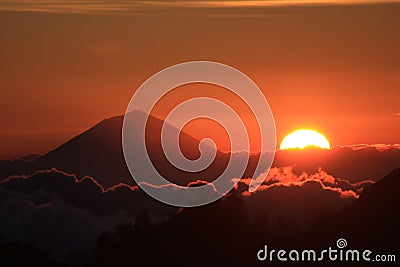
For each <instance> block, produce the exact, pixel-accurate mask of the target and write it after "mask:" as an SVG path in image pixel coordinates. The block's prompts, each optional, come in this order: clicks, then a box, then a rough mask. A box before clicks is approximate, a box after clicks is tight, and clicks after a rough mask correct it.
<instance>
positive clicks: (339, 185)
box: [233, 166, 374, 199]
mask: <svg viewBox="0 0 400 267" xmlns="http://www.w3.org/2000/svg"><path fill="white" fill-rule="evenodd" d="M259 177H261V178H264V177H265V173H262V174H261V175H260V176H259ZM259 177H257V178H256V180H260V179H259ZM233 181H237V179H233ZM250 181H251V179H250V178H247V179H242V180H240V182H241V183H244V184H245V185H247V186H248V185H249V184H250ZM308 182H315V183H318V184H320V185H321V189H323V190H328V191H333V192H336V193H337V194H338V195H339V196H340V197H342V198H354V199H355V198H358V196H359V194H360V193H361V191H362V189H364V188H365V187H366V186H368V185H370V184H373V183H374V181H372V180H365V181H361V182H357V183H351V182H350V181H348V180H346V179H341V178H336V177H333V176H332V175H329V174H328V173H327V172H326V171H324V170H323V169H322V168H319V170H318V172H316V173H314V174H308V173H306V172H302V173H301V174H300V175H298V174H296V173H294V172H293V166H289V167H280V168H276V167H274V168H271V170H270V171H269V173H268V175H267V177H266V178H265V180H264V182H263V183H262V184H261V186H260V187H259V188H258V189H257V191H263V190H267V189H270V188H272V187H276V186H286V187H290V186H300V187H301V186H303V185H305V184H306V183H308ZM243 194H244V195H251V193H248V192H244V193H243Z"/></svg>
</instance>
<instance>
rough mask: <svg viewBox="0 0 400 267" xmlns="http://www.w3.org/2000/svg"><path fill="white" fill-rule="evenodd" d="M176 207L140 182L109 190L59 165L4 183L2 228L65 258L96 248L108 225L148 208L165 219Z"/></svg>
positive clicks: (0, 196)
mask: <svg viewBox="0 0 400 267" xmlns="http://www.w3.org/2000/svg"><path fill="white" fill-rule="evenodd" d="M174 211H175V212H176V211H177V210H176V209H174V208H172V207H170V206H167V205H163V204H162V203H159V202H157V201H156V200H154V199H152V198H151V197H149V196H147V195H146V194H145V193H144V192H143V191H142V190H140V189H139V188H138V187H137V186H129V185H125V184H118V185H115V186H113V187H110V188H108V189H104V188H103V187H102V186H101V185H100V184H99V183H98V182H97V181H96V180H95V179H94V178H92V177H84V178H82V179H78V178H77V177H76V176H75V175H73V174H68V173H65V172H62V171H59V170H57V169H51V170H44V171H38V172H35V173H34V174H32V175H18V176H11V177H8V178H6V179H5V180H3V181H1V182H0V232H3V233H5V234H6V236H7V237H8V239H9V240H10V241H14V240H22V241H26V242H33V243H34V244H35V245H37V246H39V247H40V248H42V249H44V250H46V251H49V252H50V253H51V254H52V255H53V256H56V257H59V258H62V257H63V256H64V255H65V254H67V253H69V252H71V251H72V250H88V249H91V248H93V247H94V246H95V243H96V240H97V237H98V236H99V235H100V234H101V233H102V232H103V231H104V230H106V229H110V228H112V227H114V226H116V225H118V224H121V223H124V222H127V221H130V222H132V221H134V219H135V218H136V217H137V216H138V215H139V214H141V213H143V212H149V213H150V214H151V215H152V216H153V217H154V218H155V219H156V220H163V219H165V218H166V217H167V216H168V215H169V214H171V213H172V212H174Z"/></svg>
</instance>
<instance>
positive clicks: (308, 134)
mask: <svg viewBox="0 0 400 267" xmlns="http://www.w3.org/2000/svg"><path fill="white" fill-rule="evenodd" d="M305 147H319V148H325V149H330V148H331V146H330V144H329V141H328V139H326V137H325V136H324V135H323V134H320V133H318V132H316V131H313V130H306V129H301V130H297V131H294V132H292V133H290V134H288V135H286V136H285V138H283V140H282V143H281V146H280V149H281V150H284V149H293V148H300V149H303V148H305Z"/></svg>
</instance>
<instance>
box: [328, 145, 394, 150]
mask: <svg viewBox="0 0 400 267" xmlns="http://www.w3.org/2000/svg"><path fill="white" fill-rule="evenodd" d="M335 148H351V149H353V150H361V149H367V148H374V149H376V150H377V151H385V150H389V149H400V144H354V145H336V146H333V147H332V149H335Z"/></svg>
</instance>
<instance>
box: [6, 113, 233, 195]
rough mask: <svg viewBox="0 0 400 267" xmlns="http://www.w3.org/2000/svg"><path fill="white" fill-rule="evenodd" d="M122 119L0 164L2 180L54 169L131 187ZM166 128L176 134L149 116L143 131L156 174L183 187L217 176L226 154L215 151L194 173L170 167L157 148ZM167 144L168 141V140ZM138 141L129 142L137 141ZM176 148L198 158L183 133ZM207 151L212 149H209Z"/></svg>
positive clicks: (191, 140)
mask: <svg viewBox="0 0 400 267" xmlns="http://www.w3.org/2000/svg"><path fill="white" fill-rule="evenodd" d="M130 116H132V117H133V118H134V119H135V120H137V121H138V122H139V121H143V120H145V119H146V117H147V116H146V114H145V113H143V112H141V111H133V112H131V113H130ZM123 119H124V117H123V116H116V117H112V118H110V119H105V120H103V121H101V122H100V123H98V124H96V125H95V126H94V127H92V128H90V129H89V130H87V131H85V132H83V133H82V134H80V135H78V136H76V137H74V138H72V139H71V140H69V141H68V142H66V143H65V144H63V145H61V146H60V147H58V148H56V149H55V150H53V151H50V152H49V153H47V154H45V155H44V156H42V157H40V158H38V159H36V160H34V161H25V160H22V159H21V160H17V161H1V162H0V175H1V177H2V178H5V177H7V176H9V175H14V174H24V173H33V172H34V171H37V170H44V169H51V168H56V169H59V170H63V171H65V172H68V173H74V174H75V175H77V176H78V177H83V176H92V177H95V179H96V180H97V181H98V182H99V183H100V184H102V185H103V186H104V187H110V186H113V185H115V184H118V183H126V184H131V185H133V184H134V181H133V179H132V178H131V175H130V173H129V171H128V168H127V166H126V163H125V159H124V156H123V151H122V123H123ZM163 125H164V127H166V128H169V130H171V131H176V132H179V130H178V129H176V128H174V127H173V126H171V125H169V124H167V123H165V124H164V121H162V120H160V119H158V118H156V117H154V116H149V117H148V121H147V128H146V146H147V150H148V153H149V156H150V158H151V160H152V162H153V165H154V166H155V167H156V169H157V170H158V172H159V173H160V174H161V175H163V176H164V177H166V178H167V179H169V180H170V181H172V182H174V183H177V184H180V185H187V184H188V183H189V182H193V181H196V180H198V179H200V180H204V181H212V180H214V179H215V178H216V177H218V176H219V175H220V174H221V173H222V172H223V170H224V168H225V165H226V164H225V163H224V162H226V163H227V160H228V159H229V154H226V153H221V152H217V153H216V158H215V163H212V164H211V165H210V166H209V168H207V169H205V170H203V171H200V172H197V173H190V172H184V171H181V170H179V169H177V168H175V167H174V166H173V165H171V164H170V163H169V162H168V160H167V158H166V156H165V154H164V153H163V149H162V145H161V137H160V136H161V129H162V127H163ZM168 138H169V137H168V136H167V142H171V141H172V140H168ZM138 141H140V140H132V142H138ZM180 147H181V149H182V151H183V153H184V155H185V156H186V157H187V158H189V159H196V158H198V157H199V156H200V151H199V149H198V147H199V140H196V139H195V138H193V137H192V136H190V135H188V134H186V133H185V132H183V131H182V132H180ZM208 149H214V148H211V147H209V148H208Z"/></svg>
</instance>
